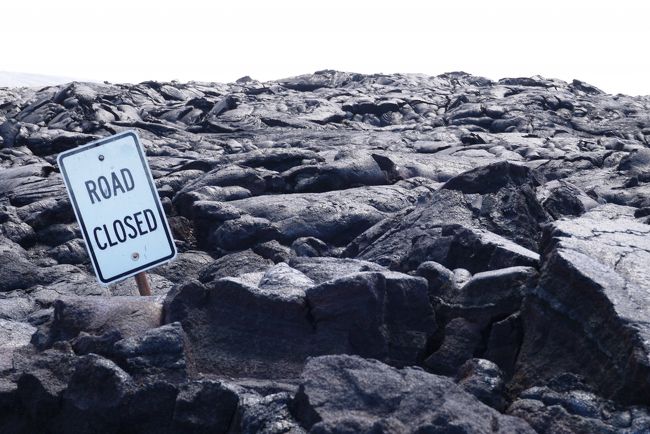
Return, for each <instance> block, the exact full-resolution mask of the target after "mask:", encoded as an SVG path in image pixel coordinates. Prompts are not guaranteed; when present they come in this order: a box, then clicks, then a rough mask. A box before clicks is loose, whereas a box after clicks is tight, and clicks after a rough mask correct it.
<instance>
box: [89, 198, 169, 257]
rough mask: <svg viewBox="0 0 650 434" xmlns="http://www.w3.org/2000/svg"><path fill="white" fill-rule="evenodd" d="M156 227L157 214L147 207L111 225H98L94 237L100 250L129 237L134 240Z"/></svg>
mask: <svg viewBox="0 0 650 434" xmlns="http://www.w3.org/2000/svg"><path fill="white" fill-rule="evenodd" d="M134 222H135V224H134ZM156 229H158V221H157V220H156V214H155V213H154V212H153V211H152V210H150V209H149V208H147V209H144V210H142V211H138V212H136V213H135V214H132V215H127V216H124V217H123V218H121V219H117V220H114V221H113V223H112V224H110V225H101V226H97V227H96V228H94V229H93V237H94V238H95V244H96V245H97V247H98V248H99V250H106V249H108V248H109V247H115V246H117V245H119V244H122V243H124V242H126V241H128V239H129V238H130V239H132V240H133V239H135V238H138V237H139V236H143V235H146V234H148V233H150V232H153V231H155V230H156ZM103 240H106V241H103Z"/></svg>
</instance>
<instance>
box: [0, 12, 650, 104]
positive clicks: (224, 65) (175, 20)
mask: <svg viewBox="0 0 650 434" xmlns="http://www.w3.org/2000/svg"><path fill="white" fill-rule="evenodd" d="M0 1H1V3H0V17H2V19H1V20H0V38H1V39H0V40H1V41H2V46H1V47H0V71H19V72H25V73H35V74H46V75H58V76H66V77H74V78H80V79H92V80H98V81H102V80H108V81H111V82H139V81H143V80H149V79H156V80H171V79H178V80H181V81H188V80H205V81H221V82H230V81H233V80H236V79H237V78H239V77H242V76H244V75H250V76H251V77H253V78H256V79H260V80H269V79H277V78H283V77H288V76H291V75H298V74H303V73H309V72H313V71H316V70H319V69H338V70H343V71H353V72H362V73H373V72H384V73H391V72H419V73H425V74H431V75H435V74H440V73H443V72H448V71H457V70H463V71H466V72H469V73H472V74H476V75H483V76H486V77H489V78H493V79H498V78H501V77H515V76H531V75H535V74H540V75H543V76H546V77H553V78H560V79H563V80H571V79H573V78H578V79H581V80H584V81H587V82H589V83H591V84H593V85H595V86H597V87H600V88H601V89H603V90H605V91H607V92H610V93H627V94H632V95H636V94H644V95H645V94H650V50H649V48H650V47H649V45H650V21H649V20H650V2H647V1H644V0H617V1H610V2H602V1H600V2H599V1H577V0H561V1H558V0H544V1H528V0H512V1H510V0H507V1H506V0H492V1H487V0H483V1H473V0H444V1H440V2H434V1H426V0H394V1H383V0H373V1H364V0H356V1H355V0H319V1H309V0H303V1H297V0H293V1H292V0H280V1H272V0H267V1H246V0H228V1H218V0H212V1H209V0H207V1H199V0H176V1H173V2H164V1H155V0H149V1H144V0H103V1H101V2H100V1H90V0H50V1H48V0H43V1H35V0H0ZM438 3H440V4H438Z"/></svg>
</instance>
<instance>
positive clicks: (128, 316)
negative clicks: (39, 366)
mask: <svg viewBox="0 0 650 434" xmlns="http://www.w3.org/2000/svg"><path fill="white" fill-rule="evenodd" d="M53 306H54V313H53V316H52V321H51V323H48V324H45V325H44V326H41V328H40V329H39V333H37V334H36V335H34V337H33V338H32V342H33V343H34V344H36V345H37V346H39V347H40V348H48V347H50V346H52V344H54V343H55V342H57V341H65V340H70V339H73V338H75V337H77V336H78V335H79V333H81V332H86V333H88V334H93V335H102V334H104V333H106V332H110V331H117V332H118V333H119V334H120V335H121V336H122V337H124V338H126V337H131V336H138V335H140V334H142V333H144V332H145V331H147V330H149V329H152V328H155V327H158V326H160V325H161V321H162V303H160V302H158V301H156V300H155V299H154V298H153V297H139V296H113V297H70V298H65V299H59V300H56V301H55V302H54V305H53Z"/></svg>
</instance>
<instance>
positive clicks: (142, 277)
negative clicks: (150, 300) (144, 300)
mask: <svg viewBox="0 0 650 434" xmlns="http://www.w3.org/2000/svg"><path fill="white" fill-rule="evenodd" d="M135 283H137V284H138V292H139V293H140V295H142V296H145V295H151V287H150V286H149V281H148V280H147V273H145V272H144V271H141V272H140V273H138V274H136V275H135Z"/></svg>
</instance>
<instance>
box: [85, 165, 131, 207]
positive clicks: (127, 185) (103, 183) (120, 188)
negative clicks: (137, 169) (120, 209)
mask: <svg viewBox="0 0 650 434" xmlns="http://www.w3.org/2000/svg"><path fill="white" fill-rule="evenodd" d="M110 178H111V180H110V181H109V180H108V179H107V178H106V177H105V176H100V177H99V178H97V181H93V180H88V181H86V182H85V184H86V190H87V191H88V197H89V198H90V203H91V204H94V203H95V201H97V202H101V201H102V197H103V198H104V199H110V198H111V197H115V196H117V194H118V193H122V194H124V193H126V192H127V191H131V190H133V189H134V188H135V181H133V175H132V174H131V171H130V170H129V169H127V168H124V169H120V174H119V175H118V174H117V172H111V175H110ZM98 189H99V193H100V194H101V197H100V195H99V194H97V190H98Z"/></svg>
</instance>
